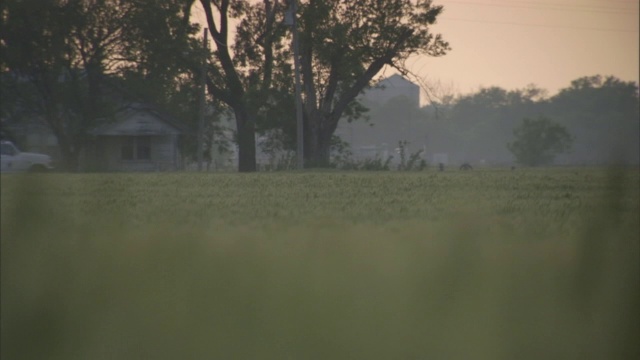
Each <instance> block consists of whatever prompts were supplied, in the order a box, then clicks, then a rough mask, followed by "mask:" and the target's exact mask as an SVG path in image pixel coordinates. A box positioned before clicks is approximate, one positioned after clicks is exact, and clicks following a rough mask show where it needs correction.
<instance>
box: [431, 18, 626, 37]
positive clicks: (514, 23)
mask: <svg viewBox="0 0 640 360" xmlns="http://www.w3.org/2000/svg"><path fill="white" fill-rule="evenodd" d="M441 19H443V20H452V21H465V22H475V23H484V24H498V25H516V26H530V27H542V28H559V29H571V30H589V31H604V32H609V31H611V32H628V33H638V30H627V29H606V28H592V27H582V26H563V25H544V24H528V23H518V22H509V21H482V20H473V19H460V18H450V17H441Z"/></svg>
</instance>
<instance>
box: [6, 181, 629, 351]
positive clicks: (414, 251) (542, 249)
mask: <svg viewBox="0 0 640 360" xmlns="http://www.w3.org/2000/svg"><path fill="white" fill-rule="evenodd" d="M1 181H2V183H1V184H2V186H1V191H2V194H1V195H2V197H1V199H2V202H1V227H0V235H1V246H2V247H1V263H0V265H1V272H0V274H1V291H2V292H1V295H2V302H1V318H0V319H1V320H0V324H1V337H2V339H1V340H2V341H1V344H2V346H1V348H0V355H1V357H2V359H147V358H149V359H151V358H154V359H176V358H185V359H540V358H544V359H629V358H637V357H638V355H640V351H639V348H638V345H637V342H636V340H637V338H640V329H639V327H640V325H639V320H640V312H639V309H640V277H639V273H640V261H639V258H640V247H639V246H638V245H639V242H640V224H639V222H640V220H639V219H640V205H639V204H640V195H639V189H638V185H639V184H640V180H639V173H638V171H637V169H613V170H609V171H605V170H602V169H545V170H527V171H520V170H518V171H515V172H511V171H501V170H485V171H474V172H457V171H456V172H444V173H433V172H425V173H404V174H399V173H371V174H369V173H367V174H362V173H288V174H282V173H279V174H219V175H215V174H214V175H211V174H137V175H134V174H108V175H107V174H87V175H66V174H49V175H33V176H32V175H28V176H5V175H3V176H2V178H1Z"/></svg>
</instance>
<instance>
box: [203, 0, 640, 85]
mask: <svg viewBox="0 0 640 360" xmlns="http://www.w3.org/2000/svg"><path fill="white" fill-rule="evenodd" d="M354 1H357V0H354ZM639 2H640V1H639V0H434V4H437V5H444V8H445V10H444V13H443V14H442V15H441V16H440V17H439V20H438V23H437V24H436V25H435V26H434V27H433V31H434V32H435V33H440V34H442V35H443V37H444V38H445V40H447V41H448V42H449V43H450V45H451V47H452V51H450V52H449V53H448V54H447V55H445V56H443V57H439V58H432V57H415V58H411V59H409V60H408V62H407V64H408V65H409V67H410V69H411V70H412V72H413V73H415V74H416V75H418V76H419V77H420V78H421V79H422V80H423V81H424V82H426V83H427V84H431V85H433V86H434V87H436V88H440V89H444V90H443V91H444V92H445V93H470V92H474V91H476V90H478V89H479V88H480V87H487V86H493V85H496V86H500V87H502V88H505V89H509V90H511V89H518V88H523V87H525V86H527V85H528V84H535V85H537V86H538V87H541V88H543V89H546V90H548V92H549V95H554V94H555V93H556V92H557V91H558V90H559V89H561V88H564V87H568V86H569V85H570V83H571V81H572V80H575V79H577V78H579V77H582V76H591V75H597V74H600V75H614V76H616V77H618V78H620V79H622V80H625V81H635V82H638V81H639V77H640V76H639V66H640V60H639V53H640V46H639V43H640V38H639V34H640V29H639V22H640V21H639V19H640V15H639V10H638V6H639ZM194 10H195V14H196V16H197V17H200V18H201V19H202V20H201V21H202V23H203V24H205V23H206V22H205V21H203V20H204V16H203V11H202V7H201V6H200V4H199V2H197V3H196V4H195V8H194ZM205 26H206V25H205ZM391 74H393V71H392V70H386V71H385V73H384V74H381V75H382V76H388V75H391ZM438 84H439V85H438Z"/></svg>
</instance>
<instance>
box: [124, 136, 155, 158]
mask: <svg viewBox="0 0 640 360" xmlns="http://www.w3.org/2000/svg"><path fill="white" fill-rule="evenodd" d="M121 155H122V160H151V137H150V136H127V137H124V138H123V142H122V148H121Z"/></svg>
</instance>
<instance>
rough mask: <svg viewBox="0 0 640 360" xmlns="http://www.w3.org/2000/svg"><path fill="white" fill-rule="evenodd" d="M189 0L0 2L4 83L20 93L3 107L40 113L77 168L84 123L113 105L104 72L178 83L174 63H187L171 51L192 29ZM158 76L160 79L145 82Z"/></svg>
mask: <svg viewBox="0 0 640 360" xmlns="http://www.w3.org/2000/svg"><path fill="white" fill-rule="evenodd" d="M190 5H191V2H189V1H185V0H172V1H160V0H133V1H126V0H93V1H89V0H69V1H63V0H24V1H18V0H10V1H6V2H3V4H2V25H3V28H2V35H1V36H2V42H1V45H2V58H1V59H0V60H1V64H2V76H3V84H2V88H3V92H4V93H7V92H19V93H20V94H21V95H24V96H19V97H16V101H15V102H13V103H12V104H6V103H5V102H3V104H2V105H3V112H4V113H7V111H6V110H4V108H5V107H8V106H14V107H17V108H19V110H20V111H22V112H25V111H31V112H32V113H33V114H32V116H31V117H32V118H38V117H40V118H42V119H43V120H44V121H45V122H46V124H47V125H48V126H49V128H50V129H51V131H52V132H53V133H54V135H55V136H56V138H57V140H58V145H59V147H60V150H61V153H62V156H63V161H64V164H65V165H66V168H67V169H69V170H75V169H76V168H77V166H78V158H79V154H80V152H81V151H82V149H83V147H84V146H85V145H86V141H87V136H86V135H87V132H88V130H90V129H91V128H92V127H93V126H95V125H96V123H97V121H98V120H99V119H104V118H107V117H108V116H109V114H110V112H111V111H112V108H111V107H110V106H108V103H109V101H107V96H105V94H104V93H103V92H104V89H105V87H106V85H107V84H106V80H107V79H108V78H111V79H113V78H122V77H123V76H124V75H125V72H127V73H129V74H131V73H137V74H140V77H141V78H142V79H144V80H145V81H146V84H147V88H151V87H153V88H155V89H157V88H161V89H164V88H171V87H175V86H174V85H173V84H175V81H176V79H178V75H179V72H177V71H175V69H176V68H177V66H176V65H173V64H181V63H184V62H185V61H183V58H184V57H179V56H176V54H178V55H180V54H182V53H185V52H186V50H187V49H188V48H189V46H187V45H184V44H188V35H189V34H190V33H192V32H193V30H194V28H193V27H192V26H191V25H190V24H189V21H188V19H189V10H190ZM162 49H166V50H165V51H164V52H162V51H161V50H162ZM149 59H151V61H149ZM125 78H126V77H125ZM158 78H162V79H163V80H164V82H165V84H164V86H158V82H155V83H153V84H152V82H151V81H149V80H152V79H158ZM4 80H8V81H4ZM116 83H119V84H120V85H122V84H121V82H119V81H117V82H116ZM167 84H170V85H167ZM119 89H120V90H122V89H131V86H128V85H125V86H119ZM116 92H117V91H116ZM125 92H131V91H129V90H128V91H125ZM112 93H113V92H112ZM110 98H111V99H110V100H114V99H113V97H112V96H110ZM18 100H19V101H18ZM154 100H155V99H154ZM154 102H155V101H154Z"/></svg>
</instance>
